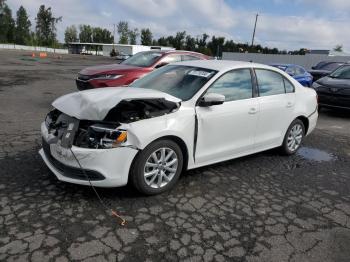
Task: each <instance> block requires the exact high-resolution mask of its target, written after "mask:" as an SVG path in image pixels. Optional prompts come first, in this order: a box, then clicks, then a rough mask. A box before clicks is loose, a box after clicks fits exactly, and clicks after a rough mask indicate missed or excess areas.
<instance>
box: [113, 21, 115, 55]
mask: <svg viewBox="0 0 350 262" xmlns="http://www.w3.org/2000/svg"><path fill="white" fill-rule="evenodd" d="M114 46H115V24H113V49H114Z"/></svg>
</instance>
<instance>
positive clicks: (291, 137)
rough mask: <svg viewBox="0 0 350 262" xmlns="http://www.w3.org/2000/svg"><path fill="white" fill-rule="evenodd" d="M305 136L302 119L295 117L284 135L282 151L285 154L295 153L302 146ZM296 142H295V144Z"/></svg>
mask: <svg viewBox="0 0 350 262" xmlns="http://www.w3.org/2000/svg"><path fill="white" fill-rule="evenodd" d="M293 132H294V134H292V133H293ZM304 136H305V126H304V123H303V122H302V121H301V120H300V119H295V120H294V121H293V122H292V123H291V124H290V126H289V127H288V130H287V132H286V134H285V136H284V139H283V143H282V146H281V152H282V153H283V154H284V155H293V154H295V153H296V152H297V151H298V149H299V148H300V146H301V143H302V142H303V139H304ZM293 142H294V144H293Z"/></svg>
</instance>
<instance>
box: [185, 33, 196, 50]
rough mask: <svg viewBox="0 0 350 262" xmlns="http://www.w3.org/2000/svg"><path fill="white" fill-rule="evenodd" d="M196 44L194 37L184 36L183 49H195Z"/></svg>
mask: <svg viewBox="0 0 350 262" xmlns="http://www.w3.org/2000/svg"><path fill="white" fill-rule="evenodd" d="M196 46H197V44H196V39H195V38H194V37H192V36H190V35H188V36H186V43H185V50H188V51H195V50H196Z"/></svg>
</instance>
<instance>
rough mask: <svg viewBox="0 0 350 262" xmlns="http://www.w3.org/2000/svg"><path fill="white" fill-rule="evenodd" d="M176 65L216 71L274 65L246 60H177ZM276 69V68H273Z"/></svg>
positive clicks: (267, 67)
mask: <svg viewBox="0 0 350 262" xmlns="http://www.w3.org/2000/svg"><path fill="white" fill-rule="evenodd" d="M175 64H176V65H184V66H195V67H202V68H206V69H211V70H216V71H226V70H230V69H236V68H244V67H246V68H251V67H255V68H266V69H271V68H273V67H271V66H268V65H263V64H258V63H252V62H244V61H231V60H190V61H185V62H177V63H175ZM273 69H274V68H273Z"/></svg>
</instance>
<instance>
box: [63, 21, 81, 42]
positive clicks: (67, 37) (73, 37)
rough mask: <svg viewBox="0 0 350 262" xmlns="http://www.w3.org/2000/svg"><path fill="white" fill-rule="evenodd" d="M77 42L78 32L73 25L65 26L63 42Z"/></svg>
mask: <svg viewBox="0 0 350 262" xmlns="http://www.w3.org/2000/svg"><path fill="white" fill-rule="evenodd" d="M76 41H78V30H77V27H76V26H75V25H71V26H67V28H66V30H65V31H64V42H65V43H66V44H68V43H69V42H76Z"/></svg>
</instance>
